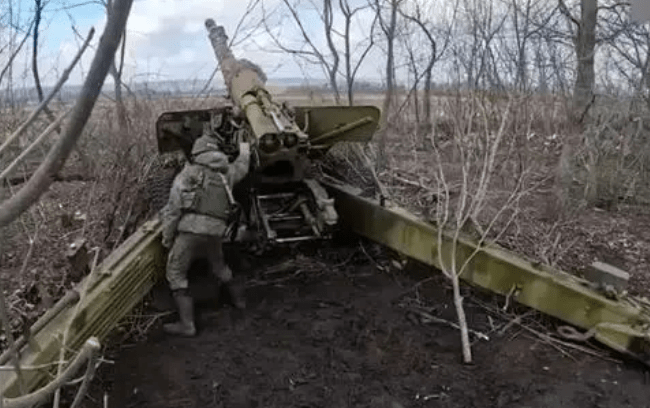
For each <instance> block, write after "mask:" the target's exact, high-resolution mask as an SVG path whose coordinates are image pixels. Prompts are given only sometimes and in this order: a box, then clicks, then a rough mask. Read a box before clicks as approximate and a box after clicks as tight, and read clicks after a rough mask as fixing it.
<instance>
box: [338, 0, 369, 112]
mask: <svg viewBox="0 0 650 408" xmlns="http://www.w3.org/2000/svg"><path fill="white" fill-rule="evenodd" d="M339 7H340V9H341V12H342V13H343V17H344V22H345V23H344V26H345V28H344V31H343V41H344V43H345V50H344V52H343V60H344V62H345V83H346V88H347V95H348V104H349V105H350V106H352V105H354V81H355V78H356V76H357V72H358V71H359V67H360V66H361V64H362V63H363V61H364V60H365V59H366V56H367V55H368V53H369V52H370V50H371V49H372V48H373V46H374V44H375V43H374V39H375V35H374V29H375V26H376V21H377V18H378V15H377V14H375V17H374V20H373V21H372V23H371V24H370V33H369V34H368V38H367V44H363V43H359V44H358V47H357V48H361V52H360V53H358V52H357V50H356V49H355V50H353V49H352V47H351V39H350V37H351V32H350V28H351V26H352V19H353V18H354V16H355V14H357V13H359V12H361V11H363V10H365V9H366V8H367V7H369V6H367V5H361V6H358V7H355V8H352V7H351V6H350V3H349V0H339ZM353 51H354V54H358V55H359V57H358V58H357V60H356V62H355V61H354V58H353ZM353 65H354V66H353Z"/></svg>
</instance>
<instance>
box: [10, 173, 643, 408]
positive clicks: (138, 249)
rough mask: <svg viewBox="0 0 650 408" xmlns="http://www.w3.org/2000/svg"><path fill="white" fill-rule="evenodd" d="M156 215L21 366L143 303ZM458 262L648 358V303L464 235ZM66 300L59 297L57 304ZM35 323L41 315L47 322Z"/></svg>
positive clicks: (386, 214) (156, 272) (389, 233)
mask: <svg viewBox="0 0 650 408" xmlns="http://www.w3.org/2000/svg"><path fill="white" fill-rule="evenodd" d="M324 184H325V185H326V188H327V189H328V191H329V193H330V194H331V195H332V196H333V197H334V198H335V200H336V207H337V211H338V213H339V216H340V218H341V222H340V225H342V226H343V227H344V228H348V229H349V231H350V232H351V233H354V234H358V235H361V236H364V237H367V238H369V239H371V240H374V241H376V242H378V243H380V244H383V245H385V246H387V247H389V248H392V249H394V250H396V251H398V252H401V253H402V254H404V255H406V256H408V257H411V258H413V259H415V260H417V261H420V262H423V263H425V264H428V265H431V266H434V267H437V268H440V259H441V258H442V260H443V262H445V264H448V263H449V261H450V256H451V254H452V251H451V246H452V244H453V238H452V236H451V234H447V233H442V234H441V236H442V240H441V241H439V240H438V237H439V233H438V229H437V228H436V227H435V226H434V225H432V224H430V223H427V222H424V221H422V220H421V219H419V218H417V217H415V216H414V215H412V214H410V213H409V212H408V211H405V210H404V209H402V208H396V207H393V208H386V207H382V206H380V205H379V204H378V203H377V202H376V201H374V200H370V199H367V198H363V197H360V196H358V195H357V194H356V193H355V191H354V190H353V189H351V188H349V187H345V186H338V185H333V184H326V183H324ZM161 230H162V227H161V224H160V221H159V220H158V219H154V220H152V221H149V222H148V223H146V224H144V225H143V226H142V227H140V228H139V229H138V230H137V231H136V232H135V233H134V234H133V235H132V236H131V237H129V238H128V239H127V240H126V241H125V242H124V243H123V244H122V245H120V247H119V248H118V249H117V250H116V251H114V252H113V253H111V254H110V255H109V257H108V258H107V259H106V260H105V261H104V262H102V263H101V264H100V265H99V266H98V267H97V269H96V271H95V273H94V274H93V275H91V277H90V278H86V279H85V280H84V281H82V283H81V285H80V289H79V290H82V288H83V285H86V284H87V285H88V290H87V291H86V293H85V295H84V296H82V299H81V300H80V302H81V303H79V302H75V301H73V302H68V304H67V305H62V307H60V308H59V309H60V312H59V313H57V314H56V316H44V318H45V317H47V322H42V324H40V323H39V322H37V323H36V324H35V326H34V327H38V326H40V327H41V328H40V330H38V331H36V330H35V331H33V332H32V336H31V338H30V341H29V342H28V344H27V345H26V346H24V347H23V348H22V349H21V350H20V364H21V366H23V367H28V366H31V367H34V366H41V365H47V364H51V363H52V362H54V361H56V360H57V359H58V355H59V350H60V344H61V340H60V339H61V336H62V334H63V332H64V330H65V328H66V327H67V325H68V322H69V321H70V318H71V316H73V314H74V315H75V316H76V317H75V318H74V319H73V320H72V325H71V329H70V335H69V340H68V348H69V349H71V350H78V349H79V348H80V347H81V346H82V344H83V343H84V342H85V341H86V340H87V339H88V338H90V337H92V336H96V337H98V338H99V339H104V338H105V337H106V335H108V333H109V332H110V331H111V330H113V328H114V327H115V325H116V324H117V323H118V322H119V321H120V320H121V319H122V318H123V317H124V316H125V315H126V314H127V313H129V311H130V310H131V309H132V308H133V307H134V306H135V305H136V304H137V303H138V302H139V301H140V300H141V299H142V298H143V297H144V295H145V294H146V293H147V292H148V291H149V290H150V289H151V287H152V286H153V284H154V283H155V282H156V280H157V279H159V278H160V277H161V276H162V273H163V271H164V254H165V251H164V250H163V248H162V246H161V244H160V235H161ZM456 256H457V261H458V262H464V261H465V260H467V259H470V258H471V259H470V261H469V264H468V265H469V266H468V268H467V269H466V271H465V272H464V273H463V275H461V278H462V279H463V280H465V281H467V282H469V283H471V284H473V285H475V286H478V287H481V288H485V289H488V290H490V291H492V292H495V293H498V294H501V295H511V296H512V299H513V300H516V301H517V302H519V303H521V304H524V305H527V306H530V307H532V308H535V309H537V310H539V311H541V312H544V313H546V314H548V315H551V316H554V317H557V318H559V319H561V320H563V321H565V322H567V323H569V324H572V325H575V326H577V327H580V328H583V329H584V330H586V334H585V336H584V337H585V338H588V337H590V336H593V337H594V338H595V339H596V340H598V341H599V342H601V343H603V344H605V345H607V346H609V347H611V348H613V349H615V350H618V351H620V352H622V353H627V354H629V355H631V356H634V357H636V358H639V359H641V360H642V361H644V362H646V363H647V361H648V354H649V353H650V305H649V304H648V302H647V301H645V300H642V299H636V298H632V297H625V298H622V299H609V298H607V297H605V296H604V295H603V294H601V293H599V292H597V291H595V290H593V289H591V287H590V286H589V284H588V283H587V282H586V281H584V280H582V279H579V278H577V277H575V276H573V275H570V274H568V273H565V272H562V271H559V270H555V269H552V268H549V267H546V266H543V265H540V264H536V263H534V262H530V261H528V260H526V259H524V258H522V257H521V256H519V255H516V254H514V253H513V252H511V251H508V250H506V249H503V248H501V247H499V246H497V245H494V244H489V245H482V246H478V245H477V243H476V241H474V240H472V239H471V238H467V237H461V238H460V239H459V240H458V241H457V251H456ZM62 301H63V300H62ZM44 318H42V319H44ZM51 373H52V370H51V369H49V370H48V369H42V370H23V376H24V380H25V385H26V387H25V388H26V389H27V390H30V391H31V390H34V389H35V388H37V387H38V386H40V385H42V384H43V383H44V382H46V381H47V379H48V378H50V375H51ZM2 393H4V395H5V396H6V397H8V398H11V397H16V396H18V383H17V378H16V376H15V374H14V372H13V371H0V395H1V394H2Z"/></svg>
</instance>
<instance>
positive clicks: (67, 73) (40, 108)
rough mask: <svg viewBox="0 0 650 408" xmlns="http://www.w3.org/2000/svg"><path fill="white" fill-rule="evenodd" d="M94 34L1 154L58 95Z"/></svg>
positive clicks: (0, 223)
mask: <svg viewBox="0 0 650 408" xmlns="http://www.w3.org/2000/svg"><path fill="white" fill-rule="evenodd" d="M94 34H95V29H94V28H92V29H91V30H90V32H89V33H88V37H87V38H86V42H85V43H84V45H83V46H82V47H81V49H80V50H79V52H78V53H77V55H76V56H75V58H74V60H73V61H72V63H71V64H70V66H69V67H68V68H67V69H66V70H65V71H63V75H62V76H61V78H60V79H59V82H57V83H56V85H55V86H54V88H53V89H52V91H51V92H50V94H49V95H48V96H47V97H46V98H45V100H43V102H41V103H40V104H39V105H38V106H37V107H36V109H34V111H33V112H32V113H31V115H29V117H28V118H27V120H25V122H24V123H23V124H22V125H20V127H19V128H18V129H16V131H15V132H14V133H12V134H11V135H10V136H9V137H8V138H7V140H5V142H4V143H3V144H2V145H1V146H0V154H2V152H4V151H5V150H6V149H7V148H8V147H9V145H10V144H11V143H13V141H14V140H16V139H17V138H18V137H19V136H20V135H21V134H22V133H23V132H24V131H25V130H27V128H29V126H31V124H32V123H33V122H34V121H35V120H36V118H37V117H38V115H39V114H40V113H41V111H43V110H44V109H45V107H47V104H48V103H50V101H51V100H52V99H53V98H54V96H56V94H57V93H58V92H59V90H60V89H61V87H62V86H63V84H64V83H65V82H66V81H67V80H68V77H69V76H70V72H72V69H73V68H74V66H75V65H76V64H77V62H78V61H79V59H80V58H81V55H82V54H83V52H84V51H85V50H86V48H87V47H88V44H90V40H91V39H92V38H93V35H94ZM2 207H3V206H0V209H2ZM0 226H3V224H2V222H0Z"/></svg>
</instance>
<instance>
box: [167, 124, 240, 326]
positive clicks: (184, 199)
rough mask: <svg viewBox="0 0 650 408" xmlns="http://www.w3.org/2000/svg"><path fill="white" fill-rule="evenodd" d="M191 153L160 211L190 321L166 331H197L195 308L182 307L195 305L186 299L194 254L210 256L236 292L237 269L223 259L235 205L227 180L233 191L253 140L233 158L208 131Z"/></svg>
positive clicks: (174, 281) (171, 276)
mask: <svg viewBox="0 0 650 408" xmlns="http://www.w3.org/2000/svg"><path fill="white" fill-rule="evenodd" d="M192 157H193V162H192V163H188V164H186V165H185V167H184V168H183V170H182V171H181V172H180V173H179V174H178V175H177V176H176V178H175V179H174V184H173V185H172V188H171V191H170V195H169V201H168V203H167V205H166V206H165V207H164V208H163V209H162V210H161V218H162V222H163V234H162V235H163V238H162V239H163V245H164V246H165V247H166V248H169V247H170V246H171V250H170V252H169V258H168V261H167V280H168V282H169V286H170V288H171V289H172V291H173V294H174V298H175V299H176V301H177V304H178V306H179V312H180V314H181V322H183V321H184V320H186V321H188V322H189V323H187V322H186V323H187V324H186V327H185V328H179V326H178V325H179V324H178V323H177V324H176V327H175V328H170V329H169V330H167V331H168V332H170V333H172V334H185V335H193V334H194V333H195V330H194V324H193V311H192V310H189V311H186V312H185V317H186V318H185V319H184V318H183V308H186V309H187V308H189V309H191V307H190V306H189V305H188V304H187V303H188V302H190V301H191V298H189V299H190V300H188V297H189V294H188V292H187V288H188V279H187V273H188V270H189V267H190V264H191V262H192V260H193V259H195V258H196V257H200V256H204V257H206V258H207V259H208V260H209V261H210V267H211V270H212V273H213V274H214V275H215V276H217V277H218V278H219V279H220V280H221V281H222V282H223V283H224V284H226V288H227V289H229V290H230V291H231V297H236V296H237V295H236V293H233V288H232V285H230V283H231V280H232V272H231V270H230V268H229V267H228V265H227V264H226V263H225V261H224V258H223V250H222V239H223V235H224V233H225V231H226V229H227V219H228V210H229V207H230V202H229V200H228V192H227V190H226V188H225V186H224V182H226V183H227V184H228V188H229V189H230V191H232V188H233V186H234V185H235V184H236V183H237V182H239V181H241V180H242V179H243V178H244V177H245V176H246V173H247V172H248V167H249V162H250V150H249V146H248V144H242V145H241V148H240V155H239V157H238V158H237V159H236V160H235V161H234V162H233V163H229V162H228V157H227V156H226V155H225V154H224V153H223V152H221V151H220V150H219V148H218V145H217V141H216V140H215V139H214V138H212V137H211V136H205V135H204V136H202V137H200V138H199V139H197V141H196V142H195V143H194V147H193V148H192ZM233 300H234V299H233ZM179 302H180V303H179ZM235 304H236V306H238V307H243V300H239V301H237V300H235ZM190 323H191V324H190ZM183 324H184V323H180V325H183ZM170 326H173V325H170Z"/></svg>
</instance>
